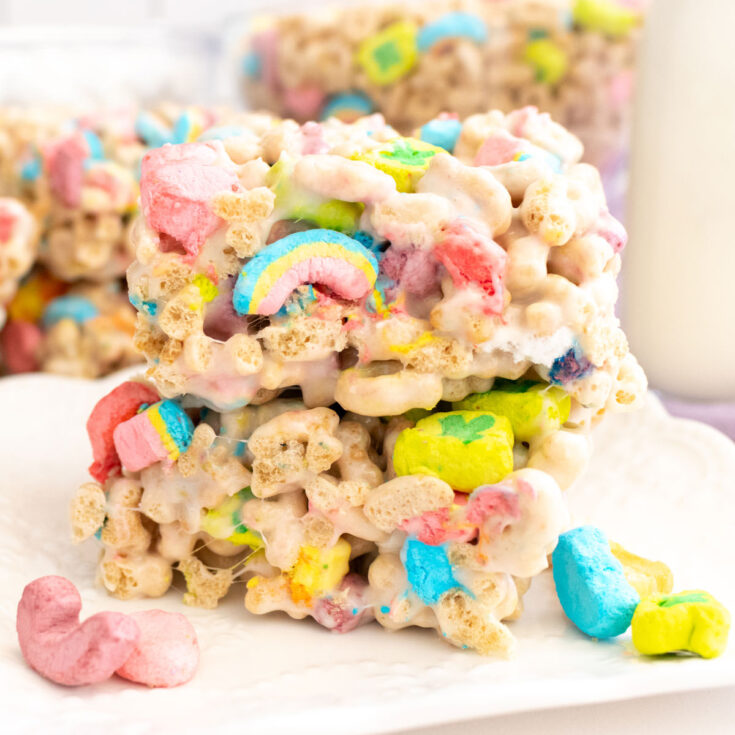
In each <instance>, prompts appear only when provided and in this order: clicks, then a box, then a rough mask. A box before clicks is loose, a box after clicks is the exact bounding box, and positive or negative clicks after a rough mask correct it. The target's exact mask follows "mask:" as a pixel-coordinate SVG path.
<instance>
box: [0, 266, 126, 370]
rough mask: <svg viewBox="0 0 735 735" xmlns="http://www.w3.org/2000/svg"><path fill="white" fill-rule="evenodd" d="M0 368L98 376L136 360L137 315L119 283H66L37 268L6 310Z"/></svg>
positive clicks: (21, 286) (0, 347) (1, 341)
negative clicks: (134, 338)
mask: <svg viewBox="0 0 735 735" xmlns="http://www.w3.org/2000/svg"><path fill="white" fill-rule="evenodd" d="M7 312H8V319H7V323H6V324H5V326H4V328H3V330H2V332H0V367H1V368H2V370H3V371H4V372H6V373H26V372H33V371H36V370H43V371H45V372H50V373H57V374H59V375H70V376H75V377H82V378H97V377H100V376H102V375H106V374H107V373H110V372H112V371H114V370H118V369H120V368H122V367H125V366H127V365H132V364H134V363H136V362H139V361H140V357H139V355H138V354H137V352H136V351H135V350H134V348H133V334H134V332H135V311H134V310H133V309H132V307H131V305H130V303H129V301H128V299H127V295H126V294H125V292H124V290H123V287H122V285H121V283H120V282H119V281H110V282H108V283H100V284H92V283H84V282H79V283H76V284H68V283H64V282H62V281H59V280H58V279H56V278H54V277H53V276H52V275H51V274H50V273H48V272H47V271H46V270H44V269H43V268H40V267H39V268H36V269H35V270H34V271H33V272H32V273H31V274H30V275H29V276H28V277H27V278H26V279H25V280H24V281H23V282H22V283H21V285H20V287H19V288H18V291H17V293H16V294H15V297H14V298H13V299H12V301H11V302H10V303H9V304H8V307H7Z"/></svg>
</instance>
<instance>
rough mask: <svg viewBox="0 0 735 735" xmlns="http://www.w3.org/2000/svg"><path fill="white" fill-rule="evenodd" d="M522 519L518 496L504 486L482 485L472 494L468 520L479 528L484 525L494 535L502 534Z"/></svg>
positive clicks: (468, 506)
mask: <svg viewBox="0 0 735 735" xmlns="http://www.w3.org/2000/svg"><path fill="white" fill-rule="evenodd" d="M524 484H528V483H524ZM519 485H520V482H519ZM520 517H521V506H520V501H519V499H518V495H517V494H516V493H515V492H513V490H511V489H510V488H507V487H503V486H502V485H481V486H480V487H478V488H477V489H476V490H475V491H474V492H473V493H472V497H471V498H470V500H469V502H468V503H467V514H466V518H467V520H468V521H469V522H470V523H475V524H477V525H478V526H483V525H484V526H485V527H486V528H487V529H488V530H491V531H492V533H494V534H499V533H502V531H503V529H504V528H505V527H506V526H509V525H510V524H511V523H514V522H515V521H518V520H519V519H520Z"/></svg>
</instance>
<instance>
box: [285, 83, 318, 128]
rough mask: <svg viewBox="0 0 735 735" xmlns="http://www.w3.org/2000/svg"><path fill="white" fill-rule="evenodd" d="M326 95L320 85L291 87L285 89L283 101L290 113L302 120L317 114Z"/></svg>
mask: <svg viewBox="0 0 735 735" xmlns="http://www.w3.org/2000/svg"><path fill="white" fill-rule="evenodd" d="M324 99H325V95H324V92H323V91H322V90H321V89H319V87H290V88H289V89H284V90H283V103H284V105H285V106H286V108H287V109H288V111H289V112H290V113H292V114H293V115H295V116H296V117H297V118H300V119H301V120H310V119H313V118H315V117H316V116H317V114H318V113H319V110H320V109H321V107H322V105H323V104H324Z"/></svg>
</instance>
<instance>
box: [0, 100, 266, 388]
mask: <svg viewBox="0 0 735 735" xmlns="http://www.w3.org/2000/svg"><path fill="white" fill-rule="evenodd" d="M267 120H268V117H266V116H258V115H234V114H230V113H226V112H225V111H224V110H217V111H215V110H205V109H204V108H199V107H182V106H181V105H173V104H159V105H157V106H156V107H155V108H152V109H144V108H132V107H126V108H121V109H114V110H99V111H95V112H78V111H77V112H76V113H75V114H72V113H71V112H70V111H69V110H64V109H61V108H51V109H43V110H36V109H31V108H27V109H19V108H7V109H4V110H2V111H1V112H0V184H1V190H2V191H4V192H5V193H7V194H12V195H13V196H15V197H18V199H19V200H20V202H22V203H23V204H25V206H26V207H27V208H28V209H29V210H30V211H31V212H32V213H33V214H34V215H35V219H36V221H37V223H38V227H37V228H36V230H37V231H38V236H37V237H36V238H33V239H31V240H29V242H28V248H29V251H28V252H29V253H31V251H32V257H31V258H30V259H26V261H23V262H21V261H19V260H17V259H14V258H10V255H11V248H10V247H9V246H6V247H5V250H4V253H5V255H6V258H5V261H4V262H6V263H7V265H8V266H9V267H10V266H11V265H12V266H13V268H11V270H13V269H14V270H15V271H17V272H16V273H15V279H14V281H12V283H14V284H15V287H14V288H12V289H11V288H9V286H10V285H11V283H10V282H9V283H8V287H6V289H5V291H4V292H3V293H2V294H0V297H1V298H2V305H3V306H5V307H6V308H7V313H8V317H9V318H8V323H7V325H6V326H5V329H4V331H3V332H2V334H1V335H0V355H1V359H2V367H3V369H4V371H6V372H10V373H17V372H28V371H34V370H43V371H48V372H55V373H61V374H65V375H74V376H78V377H89V378H94V377H99V376H101V375H105V374H106V373H108V372H111V371H113V370H117V369H119V368H121V367H124V366H126V365H129V364H132V363H134V362H137V361H139V360H140V357H139V355H138V353H137V352H136V350H135V349H134V346H133V333H134V331H135V311H134V309H133V308H132V307H131V305H130V303H129V301H128V297H127V293H126V288H125V285H124V283H123V279H122V276H123V275H124V274H125V270H126V269H127V267H128V266H129V265H130V263H131V261H132V259H133V252H132V248H131V245H130V228H131V225H132V221H133V219H134V216H135V213H136V211H137V206H138V197H139V187H138V179H139V176H140V162H141V158H142V157H143V155H144V153H145V152H146V150H149V149H150V148H157V147H160V146H162V145H165V144H167V143H181V142H186V141H191V140H196V139H197V138H198V137H199V136H201V135H203V136H205V137H206V136H212V137H214V138H216V137H217V136H218V135H220V134H221V133H222V131H224V130H226V131H227V133H228V134H233V133H237V135H238V146H239V148H236V147H233V149H232V154H233V156H235V158H237V157H238V155H245V156H247V155H248V146H249V138H248V135H251V136H252V137H255V135H256V133H254V132H253V133H251V132H250V130H249V126H250V125H252V126H254V128H255V129H256V130H260V129H261V128H262V126H263V125H264V124H266V123H265V122H264V121H267ZM215 123H218V125H219V127H218V126H217V125H215ZM223 126H224V127H223ZM3 201H5V200H3ZM18 206H22V204H20V203H19V205H18ZM38 239H40V243H41V246H40V248H38V247H36V245H37V242H38ZM12 242H15V243H16V246H17V243H18V238H17V237H16V238H15V239H14V240H13V241H12ZM34 262H35V264H36V267H35V269H34V270H33V272H32V273H30V274H29V275H28V276H27V277H26V278H25V280H24V281H23V283H22V284H21V285H20V287H19V288H18V287H17V286H18V283H17V282H18V280H19V278H20V277H21V276H23V275H25V274H26V273H27V272H28V271H29V270H30V267H31V265H33V264H34ZM20 265H22V266H23V267H22V269H21V270H19V269H18V266H20ZM3 277H4V275H3ZM16 291H17V293H16Z"/></svg>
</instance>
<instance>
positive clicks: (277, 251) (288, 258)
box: [232, 229, 378, 315]
mask: <svg viewBox="0 0 735 735" xmlns="http://www.w3.org/2000/svg"><path fill="white" fill-rule="evenodd" d="M377 276H378V262H377V260H376V259H375V256H374V255H373V254H372V253H371V252H370V251H369V250H368V249H367V248H366V247H365V246H364V245H362V244H361V243H359V242H358V241H357V240H354V239H353V238H351V237H348V236H347V235H343V234H342V233H341V232H337V231H335V230H321V229H317V230H308V231H306V232H296V233H294V234H292V235H287V236H286V237H283V238H281V239H280V240H276V241H275V242H273V243H271V244H270V245H268V247H266V248H264V249H263V250H261V251H260V252H259V253H258V254H257V255H256V256H255V257H254V258H252V260H250V261H248V262H247V263H246V264H245V267H244V268H243V269H242V272H241V273H240V275H239V276H238V278H237V283H236V285H235V290H234V293H233V298H232V301H233V305H234V307H235V311H236V312H237V313H238V314H241V315H244V314H263V315H270V314H275V313H276V312H277V311H278V310H279V309H280V308H281V307H282V306H283V304H284V302H285V301H286V299H287V298H288V296H289V294H290V293H291V292H292V291H294V290H295V289H296V288H298V287H299V286H301V285H306V284H315V283H319V284H322V285H324V286H327V287H329V288H331V289H332V290H333V291H334V292H335V293H336V294H338V295H339V296H342V297H343V298H346V299H352V300H358V299H361V298H363V297H364V296H367V295H368V294H369V293H370V292H371V291H372V288H373V286H374V285H375V280H376V278H377Z"/></svg>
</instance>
